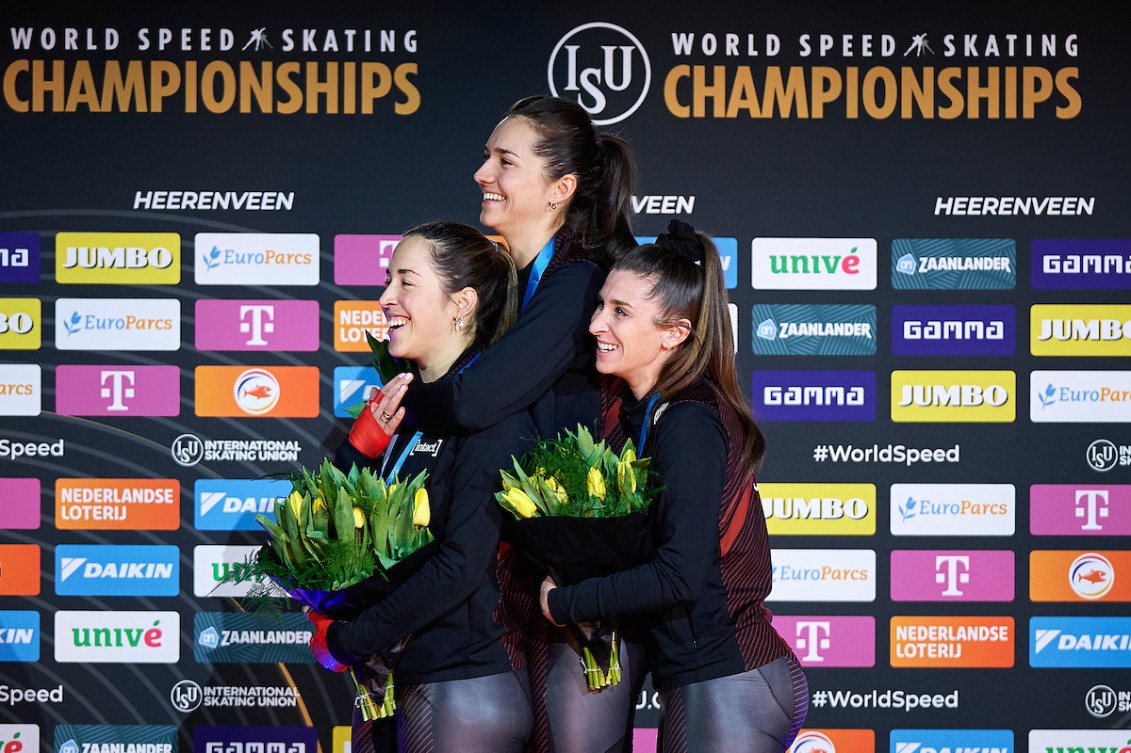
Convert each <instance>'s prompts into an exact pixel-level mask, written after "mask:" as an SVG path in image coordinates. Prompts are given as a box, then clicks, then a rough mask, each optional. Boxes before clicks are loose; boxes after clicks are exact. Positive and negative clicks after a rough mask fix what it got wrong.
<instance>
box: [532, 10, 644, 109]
mask: <svg viewBox="0 0 1131 753" xmlns="http://www.w3.org/2000/svg"><path fill="white" fill-rule="evenodd" d="M547 77H548V79H549V83H550V93H551V94H553V95H554V96H555V97H561V98H562V99H570V100H573V101H575V102H577V103H578V104H579V105H581V107H582V108H584V109H585V111H586V112H588V113H589V115H590V117H591V118H592V119H593V124H594V125H599V126H601V125H609V124H611V123H619V122H620V121H622V120H624V119H625V118H627V117H628V116H629V115H632V113H634V112H636V110H637V109H638V108H639V107H640V105H641V104H643V103H644V98H645V97H646V96H647V95H648V87H649V85H650V84H651V82H652V66H651V63H650V62H649V61H648V53H647V52H646V51H645V50H644V45H642V44H641V43H640V40H639V39H637V38H636V37H635V36H634V35H633V34H632V33H631V32H629V31H628V30H627V29H625V28H624V27H621V26H617V25H616V24H610V23H604V22H600V21H597V22H593V23H588V24H582V25H581V26H577V27H575V28H573V29H572V30H570V31H569V32H567V33H566V34H565V36H563V37H562V38H561V40H559V41H558V43H557V45H556V46H555V47H554V51H553V52H552V53H550V64H549V66H548V68H547Z"/></svg>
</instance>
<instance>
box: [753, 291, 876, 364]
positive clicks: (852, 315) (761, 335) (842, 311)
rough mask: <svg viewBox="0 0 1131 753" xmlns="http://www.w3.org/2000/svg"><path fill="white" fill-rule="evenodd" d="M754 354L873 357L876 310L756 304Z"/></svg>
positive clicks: (849, 306)
mask: <svg viewBox="0 0 1131 753" xmlns="http://www.w3.org/2000/svg"><path fill="white" fill-rule="evenodd" d="M752 322H753V330H754V331H753V338H752V340H753V347H754V353H756V354H757V355H761V356H874V355H875V354H876V307H875V306H872V305H867V304H843V305H833V304H824V305H822V304H804V305H802V304H769V303H767V304H758V305H756V306H755V307H754V311H753V319H752Z"/></svg>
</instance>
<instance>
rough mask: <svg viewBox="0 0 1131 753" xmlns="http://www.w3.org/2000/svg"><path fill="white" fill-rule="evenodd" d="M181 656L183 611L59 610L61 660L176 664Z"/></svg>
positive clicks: (57, 639) (57, 645)
mask: <svg viewBox="0 0 1131 753" xmlns="http://www.w3.org/2000/svg"><path fill="white" fill-rule="evenodd" d="M180 658H181V615H180V613H179V612H106V611H88V610H79V611H73V612H72V611H59V612H56V613H55V661H57V662H59V663H68V662H70V663H83V664H99V663H102V664H105V663H114V664H118V663H127V662H135V663H139V664H175V663H177V661H178V660H179V659H180Z"/></svg>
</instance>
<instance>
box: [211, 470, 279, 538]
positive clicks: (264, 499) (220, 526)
mask: <svg viewBox="0 0 1131 753" xmlns="http://www.w3.org/2000/svg"><path fill="white" fill-rule="evenodd" d="M292 488H293V487H292V485H291V482H290V481H287V480H285V479H211V478H204V479H197V480H196V482H195V483H194V484H193V500H194V503H193V511H194V518H195V521H196V527H197V529H199V530H201V531H262V530H263V527H262V526H260V525H259V524H258V523H256V522H255V516H256V515H260V514H262V515H266V516H267V517H268V518H270V519H272V520H274V519H275V502H276V501H277V500H279V499H285V498H286V496H287V495H288V494H290V493H291V489H292Z"/></svg>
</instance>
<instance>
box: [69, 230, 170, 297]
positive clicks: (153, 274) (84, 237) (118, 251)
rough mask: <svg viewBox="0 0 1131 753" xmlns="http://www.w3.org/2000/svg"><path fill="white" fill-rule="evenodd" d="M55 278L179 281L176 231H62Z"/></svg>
mask: <svg viewBox="0 0 1131 753" xmlns="http://www.w3.org/2000/svg"><path fill="white" fill-rule="evenodd" d="M55 279H56V281H58V282H61V283H65V284H74V285H176V284H178V283H179V282H180V281H181V236H180V235H179V234H177V233H59V234H58V235H56V236H55Z"/></svg>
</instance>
